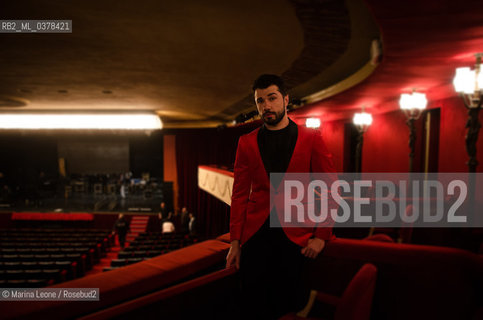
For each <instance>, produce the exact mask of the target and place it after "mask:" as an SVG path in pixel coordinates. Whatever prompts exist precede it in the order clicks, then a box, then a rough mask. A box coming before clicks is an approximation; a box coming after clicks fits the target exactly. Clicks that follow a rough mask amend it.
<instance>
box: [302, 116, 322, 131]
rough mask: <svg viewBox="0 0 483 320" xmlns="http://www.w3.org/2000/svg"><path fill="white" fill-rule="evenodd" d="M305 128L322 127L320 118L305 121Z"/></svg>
mask: <svg viewBox="0 0 483 320" xmlns="http://www.w3.org/2000/svg"><path fill="white" fill-rule="evenodd" d="M305 126H306V127H307V128H314V129H317V128H319V127H320V119H319V118H307V119H305Z"/></svg>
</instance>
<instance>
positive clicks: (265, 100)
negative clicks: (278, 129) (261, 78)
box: [255, 85, 288, 126]
mask: <svg viewBox="0 0 483 320" xmlns="http://www.w3.org/2000/svg"><path fill="white" fill-rule="evenodd" d="M255 102H256V104H257V109H258V113H259V114H260V117H261V118H262V120H263V122H265V123H266V124H267V125H271V126H275V125H277V124H278V123H279V122H280V121H281V120H282V119H283V118H284V117H285V116H286V113H285V108H286V106H287V104H288V95H286V96H285V97H284V96H282V94H281V93H280V91H278V87H277V86H276V85H271V86H269V87H268V88H265V89H256V90H255Z"/></svg>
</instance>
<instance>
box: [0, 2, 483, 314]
mask: <svg viewBox="0 0 483 320" xmlns="http://www.w3.org/2000/svg"><path fill="white" fill-rule="evenodd" d="M0 20H2V21H1V22H2V23H1V25H2V27H1V33H0V79H1V80H0V188H1V190H0V191H1V193H0V221H1V224H0V288H2V298H0V299H1V301H0V310H1V311H0V319H74V318H76V319H108V318H117V319H130V318H139V319H151V318H156V319H240V316H239V312H238V311H239V309H240V308H241V306H240V297H239V290H238V288H239V272H238V271H237V270H236V269H235V268H234V267H231V268H226V267H225V264H226V261H225V258H226V255H227V253H228V250H229V248H230V235H229V222H230V203H231V193H232V186H233V179H234V175H233V167H234V161H235V154H236V150H237V143H238V139H239V137H240V136H242V135H244V134H246V133H248V132H250V131H252V130H254V129H256V128H258V127H260V126H261V125H262V120H261V119H260V117H259V116H258V112H257V109H256V105H255V101H254V99H253V92H252V88H251V85H252V83H253V81H254V79H256V78H257V76H259V75H260V74H263V73H270V74H278V75H280V76H281V77H282V78H283V79H284V81H285V82H286V84H287V86H288V88H289V97H290V103H289V105H288V106H287V109H288V116H289V117H290V118H291V119H292V120H293V121H294V122H295V123H296V124H297V125H298V126H308V127H312V128H314V129H313V130H318V131H320V133H321V135H322V137H323V140H324V142H325V144H326V146H327V148H328V150H329V151H330V153H331V154H332V156H333V161H334V165H335V168H336V170H337V172H338V173H339V175H344V174H345V173H357V174H359V175H360V174H362V175H363V174H366V173H377V174H388V173H404V174H408V173H411V174H418V175H422V176H426V177H428V176H429V175H432V176H434V175H436V176H437V175H445V174H452V177H459V178H460V179H461V180H463V181H467V182H468V185H469V189H468V194H469V199H470V202H471V201H473V202H472V203H473V206H471V204H469V207H468V208H470V210H469V211H468V212H469V214H470V215H471V216H472V217H473V218H475V220H471V221H478V218H480V220H479V221H481V215H482V214H483V212H482V209H481V205H482V204H481V200H482V199H483V193H482V192H481V190H482V189H481V187H482V186H481V183H482V181H483V180H482V179H481V173H482V172H483V163H482V162H483V138H482V137H480V136H481V133H480V130H479V129H480V123H481V121H482V120H483V115H482V114H481V113H479V110H480V109H481V102H482V94H483V71H480V68H481V67H480V63H481V57H482V53H483V10H482V3H481V1H476V0H461V1H453V0H419V1H416V0H408V1H384V0H267V1H255V0H232V1H221V0H208V1H199V0H185V1H174V0H164V1H156V0H141V1H133V0H126V1H91V0H88V1H78V0H74V1H54V0H37V1H32V0H25V1H1V2H0ZM19 20H22V21H26V20H30V21H31V22H30V25H25V24H21V23H20V22H19ZM43 20H63V21H64V22H62V23H63V24H62V25H60V24H59V22H58V21H57V22H55V23H54V24H47V23H45V21H44V22H42V21H43ZM9 21H10V22H11V21H17V23H19V25H18V26H17V27H16V28H18V30H19V31H18V32H16V31H14V32H12V30H11V27H12V24H3V23H4V22H5V23H7V22H9ZM39 21H40V22H39ZM65 21H67V22H65ZM9 26H10V29H9ZM62 28H63V29H62ZM66 28H67V29H68V30H66ZM33 29H35V30H37V32H33ZM458 68H466V69H458ZM457 69H458V71H457ZM465 81H466V82H465ZM367 197H369V199H375V198H374V197H376V196H375V195H374V193H370V192H369V191H368V194H367ZM450 198H451V197H447V198H445V199H446V200H445V201H450V200H451V199H450ZM453 200H454V199H453ZM161 202H164V203H165V204H166V208H167V209H166V210H165V212H163V211H162V210H161V209H160V203H161ZM445 203H446V202H445ZM183 207H185V208H186V209H187V212H191V213H193V214H194V217H195V218H194V219H196V229H195V228H194V227H193V228H191V226H194V225H195V224H194V223H193V224H191V223H188V220H189V218H186V216H185V215H184V212H181V211H182V208H183ZM365 208H366V209H365V212H366V214H371V212H369V213H368V211H370V210H373V209H374V207H368V206H366V207H365ZM409 209H411V207H410V206H409V205H408V207H406V211H407V210H409ZM160 212H162V213H163V219H164V218H166V217H165V216H164V215H165V214H166V213H169V215H170V217H171V218H170V219H171V220H172V221H173V222H174V225H175V232H174V233H173V232H170V233H163V228H162V227H161V224H162V222H163V221H164V220H161V219H160V218H159V216H158V213H160ZM120 213H122V214H124V219H125V221H126V222H127V223H128V224H129V225H130V230H128V233H127V235H126V246H125V247H121V244H120V243H119V233H120V231H119V229H116V228H114V227H113V226H114V225H115V223H117V222H116V221H117V219H118V215H119V214H120ZM406 213H407V212H406ZM186 219H188V220H186ZM482 226H483V225H481V224H478V223H475V224H474V225H471V224H467V225H464V226H462V227H448V226H443V227H416V226H413V225H411V224H401V225H399V226H397V227H386V228H384V227H353V228H344V227H342V228H336V227H334V230H333V232H334V234H335V236H336V239H334V240H330V241H328V242H327V244H326V247H325V248H324V250H323V251H322V253H321V254H320V255H319V256H318V257H317V258H316V259H313V260H310V261H309V262H308V263H307V264H306V265H305V266H304V268H305V269H304V275H305V277H304V283H303V285H304V286H305V287H306V288H307V289H308V290H314V291H313V292H314V294H313V297H314V298H315V302H314V303H313V306H312V309H311V310H310V312H309V313H308V316H309V317H311V318H315V319H322V318H324V319H325V318H334V319H483V229H482V228H481V227H482ZM12 288H20V289H21V288H51V289H58V288H77V289H78V288H84V289H86V290H88V289H98V290H99V291H98V297H97V299H94V300H92V301H89V300H84V301H82V299H77V300H76V299H71V300H69V299H62V300H61V301H52V300H45V299H44V300H42V299H40V298H39V299H37V301H23V300H25V299H22V298H18V299H16V300H15V299H13V298H11V299H8V298H9V297H8V295H7V296H5V295H4V294H3V292H5V290H7V294H8V293H9V292H11V291H8V290H10V289H12ZM20 289H18V290H20ZM301 316H302V314H297V315H295V314H291V315H287V318H286V319H299V318H300V317H301ZM252 318H254V319H255V318H257V314H254V315H253V317H252Z"/></svg>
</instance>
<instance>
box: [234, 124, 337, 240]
mask: <svg viewBox="0 0 483 320" xmlns="http://www.w3.org/2000/svg"><path fill="white" fill-rule="evenodd" d="M297 129H298V135H297V142H296V144H295V149H294V152H293V154H292V158H291V159H290V163H289V166H288V169H287V172H294V173H297V172H299V173H300V172H326V173H327V172H328V173H334V177H336V174H335V168H334V164H333V161H332V155H331V154H330V153H329V152H328V150H327V148H326V146H325V144H324V142H323V141H322V137H321V135H320V132H319V131H318V130H314V129H308V128H306V127H303V126H297ZM258 131H259V129H256V130H254V131H252V132H250V133H248V134H246V135H243V136H241V137H240V139H239V140H238V149H237V152H236V160H235V170H234V179H235V180H234V183H233V193H232V199H231V212H230V239H231V241H233V240H240V242H241V243H242V244H243V243H245V242H246V241H247V240H248V239H249V238H250V237H251V236H253V235H254V234H255V232H256V231H257V230H258V229H260V227H261V226H262V225H263V223H264V222H265V220H266V219H267V217H268V216H269V214H270V211H271V207H270V190H271V189H272V190H273V189H274V188H273V186H271V185H270V180H269V178H268V175H267V172H266V170H265V166H264V164H263V161H262V157H261V155H260V150H259V148H258V141H257V135H258ZM334 179H335V178H334ZM272 206H273V204H272ZM331 226H332V225H331V224H330V223H326V224H325V226H324V227H321V225H318V227H317V228H294V227H290V228H284V231H285V234H286V235H287V237H288V238H289V239H290V240H292V241H293V242H295V243H296V244H298V245H300V246H302V247H305V246H306V245H307V241H308V240H309V239H310V238H311V237H312V236H315V237H318V238H321V239H324V240H330V239H331V238H332V237H333V236H332V228H331Z"/></svg>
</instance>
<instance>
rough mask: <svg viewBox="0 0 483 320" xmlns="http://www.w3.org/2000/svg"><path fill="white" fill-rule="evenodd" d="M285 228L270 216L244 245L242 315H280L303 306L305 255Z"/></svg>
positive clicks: (241, 270) (241, 265) (241, 269)
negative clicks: (274, 224) (271, 224)
mask: <svg viewBox="0 0 483 320" xmlns="http://www.w3.org/2000/svg"><path fill="white" fill-rule="evenodd" d="M301 249H302V248H301V247H300V246H298V245H297V244H295V243H293V242H292V241H290V240H289V239H288V238H287V236H286V235H285V233H284V231H283V229H282V228H270V227H269V219H267V221H265V224H264V225H263V226H262V228H260V230H258V231H257V233H256V234H255V235H254V236H253V237H252V238H250V239H249V240H248V241H247V242H246V243H245V244H244V245H243V246H242V249H241V258H240V259H241V260H240V289H241V306H240V308H241V316H242V318H243V319H277V318H279V317H280V316H282V315H284V314H286V313H289V312H292V311H298V310H300V309H301V308H302V307H303V303H304V299H305V294H304V292H302V291H303V289H302V286H301V272H302V266H303V263H304V256H303V255H302V254H301V252H300V251H301Z"/></svg>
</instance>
